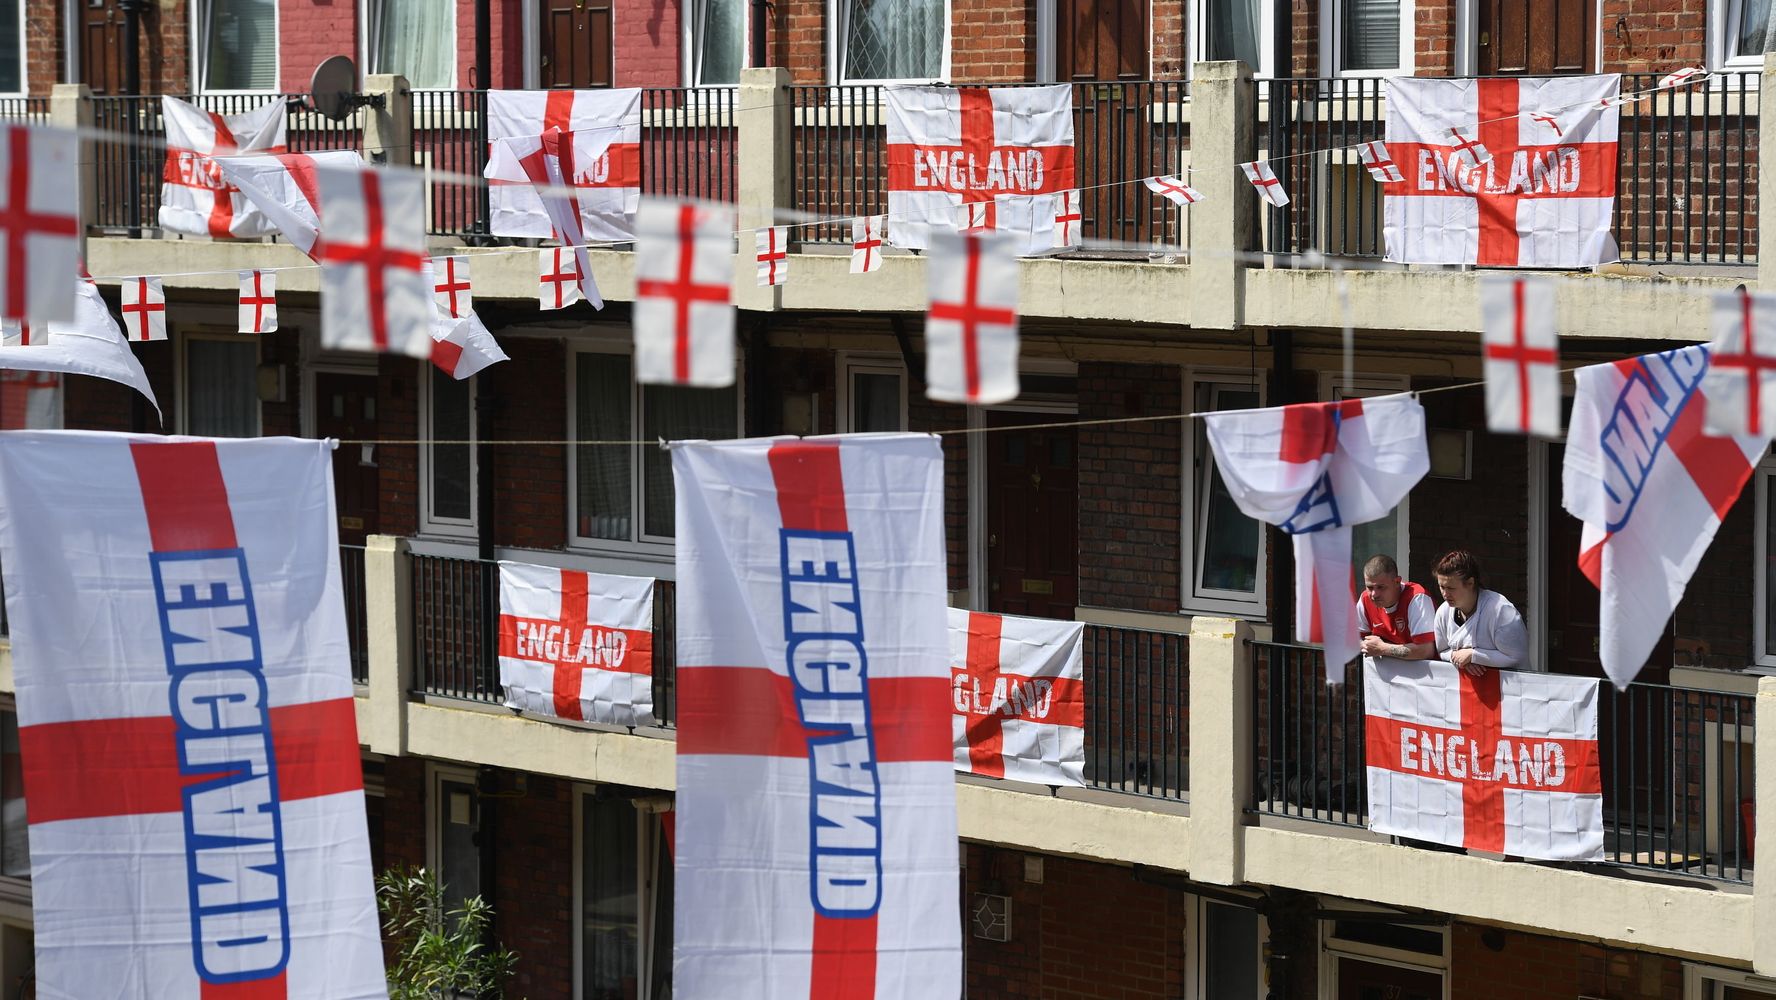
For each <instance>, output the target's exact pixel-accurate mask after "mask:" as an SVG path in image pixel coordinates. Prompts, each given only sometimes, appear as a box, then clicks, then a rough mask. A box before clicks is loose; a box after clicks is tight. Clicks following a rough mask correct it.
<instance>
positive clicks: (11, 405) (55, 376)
mask: <svg viewBox="0 0 1776 1000" xmlns="http://www.w3.org/2000/svg"><path fill="white" fill-rule="evenodd" d="M61 426H62V376H61V375H60V374H59V373H57V372H21V371H10V370H0V430H8V431H49V430H56V429H58V428H60V427H61Z"/></svg>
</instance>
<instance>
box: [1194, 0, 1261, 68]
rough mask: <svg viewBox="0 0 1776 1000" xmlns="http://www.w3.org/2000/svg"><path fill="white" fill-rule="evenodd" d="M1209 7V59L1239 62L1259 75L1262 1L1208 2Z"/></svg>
mask: <svg viewBox="0 0 1776 1000" xmlns="http://www.w3.org/2000/svg"><path fill="white" fill-rule="evenodd" d="M1207 6H1208V14H1209V18H1208V20H1209V29H1208V32H1207V33H1206V35H1205V37H1206V38H1207V40H1208V52H1207V56H1208V58H1210V59H1239V60H1241V61H1243V62H1244V63H1245V64H1246V65H1247V66H1250V67H1252V71H1253V72H1259V71H1260V69H1261V66H1262V63H1260V61H1259V59H1258V46H1259V43H1260V41H1261V39H1259V37H1258V28H1259V24H1260V23H1261V22H1260V18H1259V16H1258V0H1208V4H1207Z"/></svg>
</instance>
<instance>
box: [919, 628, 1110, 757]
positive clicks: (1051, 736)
mask: <svg viewBox="0 0 1776 1000" xmlns="http://www.w3.org/2000/svg"><path fill="white" fill-rule="evenodd" d="M1084 637H1085V623H1084V622H1068V621H1055V620H1052V619H1048V618H1023V617H1019V616H1017V615H995V614H988V613H986V612H981V611H963V610H961V609H960V608H951V609H950V693H951V694H952V696H953V697H954V699H955V709H956V714H955V715H954V716H952V717H951V726H950V732H951V734H952V736H953V737H954V740H955V743H954V748H955V753H956V770H958V771H962V772H965V773H968V774H980V775H985V776H987V777H990V778H1010V779H1011V780H1013V781H1032V782H1036V783H1038V784H1043V785H1083V784H1085V668H1084V657H1083V656H1082V655H1081V654H1082V650H1081V647H1082V646H1083V645H1084V642H1083V640H1084Z"/></svg>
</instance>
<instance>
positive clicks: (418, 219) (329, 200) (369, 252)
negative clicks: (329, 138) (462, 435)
mask: <svg viewBox="0 0 1776 1000" xmlns="http://www.w3.org/2000/svg"><path fill="white" fill-rule="evenodd" d="M315 179H316V183H317V186H318V188H319V189H320V195H321V213H322V214H323V215H324V216H325V217H326V219H327V235H326V239H324V240H322V241H321V243H320V250H319V259H320V262H321V346H322V347H329V348H345V349H348V350H358V351H377V352H393V353H396V354H406V355H410V356H412V357H416V358H429V357H431V354H432V309H433V297H432V279H431V277H430V276H429V275H428V274H427V272H426V269H425V261H426V256H425V251H426V244H425V182H424V181H423V180H422V179H421V177H420V175H419V174H418V173H415V172H414V171H411V170H392V169H388V168H359V169H356V170H350V169H335V168H321V169H318V170H316V171H315Z"/></svg>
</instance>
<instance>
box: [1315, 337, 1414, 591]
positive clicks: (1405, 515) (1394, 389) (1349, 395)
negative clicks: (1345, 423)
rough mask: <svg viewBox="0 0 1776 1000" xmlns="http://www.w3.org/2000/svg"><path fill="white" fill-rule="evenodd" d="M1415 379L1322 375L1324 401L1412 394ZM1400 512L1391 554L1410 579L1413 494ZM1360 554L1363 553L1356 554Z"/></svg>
mask: <svg viewBox="0 0 1776 1000" xmlns="http://www.w3.org/2000/svg"><path fill="white" fill-rule="evenodd" d="M1411 391H1412V379H1411V378H1410V377H1409V376H1406V375H1380V374H1366V373H1362V372H1358V373H1353V374H1352V375H1351V378H1350V381H1349V382H1346V381H1345V380H1344V373H1343V372H1331V371H1326V372H1321V373H1320V399H1322V400H1324V401H1327V402H1331V401H1333V400H1344V399H1368V398H1370V397H1373V396H1390V395H1393V394H1395V393H1401V392H1411ZM1394 509H1395V510H1397V511H1399V512H1400V517H1399V523H1398V524H1397V525H1395V528H1396V531H1397V534H1398V536H1399V537H1398V538H1396V539H1395V541H1394V551H1393V552H1391V553H1389V555H1392V556H1393V557H1394V562H1396V563H1398V564H1399V566H1400V575H1401V576H1408V569H1407V567H1409V566H1410V565H1411V564H1412V560H1411V557H1412V545H1411V540H1412V494H1411V493H1407V494H1406V496H1404V497H1402V498H1400V503H1399V506H1397V507H1395V508H1394ZM1352 555H1359V553H1352Z"/></svg>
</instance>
